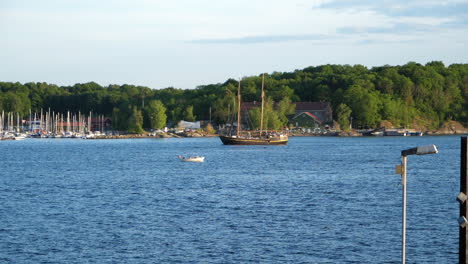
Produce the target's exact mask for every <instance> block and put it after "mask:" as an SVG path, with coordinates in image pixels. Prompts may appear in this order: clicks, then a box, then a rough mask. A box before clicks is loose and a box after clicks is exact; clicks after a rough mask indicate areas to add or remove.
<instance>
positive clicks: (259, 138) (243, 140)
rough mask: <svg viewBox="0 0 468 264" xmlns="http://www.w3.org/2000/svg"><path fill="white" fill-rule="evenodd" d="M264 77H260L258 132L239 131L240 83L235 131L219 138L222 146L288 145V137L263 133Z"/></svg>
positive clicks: (275, 133)
mask: <svg viewBox="0 0 468 264" xmlns="http://www.w3.org/2000/svg"><path fill="white" fill-rule="evenodd" d="M264 81H265V75H263V76H262V108H261V114H260V130H259V131H252V132H248V131H242V130H241V92H240V81H239V84H238V88H237V104H238V105H237V129H236V134H235V135H232V134H228V135H220V136H219V138H220V139H221V141H222V142H223V144H224V145H286V144H288V140H289V138H288V136H287V135H286V134H283V133H280V132H266V131H263V108H264V101H265V93H264V91H263V86H264Z"/></svg>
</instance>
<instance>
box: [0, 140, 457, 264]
mask: <svg viewBox="0 0 468 264" xmlns="http://www.w3.org/2000/svg"><path fill="white" fill-rule="evenodd" d="M428 144H436V145H437V146H438V148H439V151H440V153H439V154H437V155H427V156H410V157H409V159H408V213H407V219H408V220H407V221H408V222H407V263H456V262H457V260H458V223H457V218H458V206H459V205H458V203H457V202H456V200H455V198H456V196H457V194H458V192H459V166H460V165H459V162H460V157H459V153H460V137H404V138H403V137H400V138H392V137H384V138H333V137H312V138H291V139H290V142H289V145H288V146H224V145H222V144H221V142H220V140H219V139H218V138H200V139H190V138H184V139H136V140H73V139H55V140H47V139H44V140H40V139H31V140H24V141H17V142H15V141H4V142H0V154H1V156H2V158H1V160H0V263H3V262H4V263H399V262H400V254H401V245H400V243H401V189H402V188H401V178H400V176H399V175H396V174H395V173H394V170H395V169H394V167H395V165H397V164H399V163H400V151H401V150H403V149H406V148H410V147H415V146H419V145H428ZM194 154H199V155H203V156H205V157H206V159H205V163H188V162H181V161H179V160H178V159H177V155H194Z"/></svg>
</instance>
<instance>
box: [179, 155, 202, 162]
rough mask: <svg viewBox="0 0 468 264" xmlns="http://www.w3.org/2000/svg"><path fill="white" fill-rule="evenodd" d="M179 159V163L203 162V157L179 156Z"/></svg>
mask: <svg viewBox="0 0 468 264" xmlns="http://www.w3.org/2000/svg"><path fill="white" fill-rule="evenodd" d="M179 159H180V160H181V161H187V162H204V161H205V157H202V156H193V157H184V156H180V155H179Z"/></svg>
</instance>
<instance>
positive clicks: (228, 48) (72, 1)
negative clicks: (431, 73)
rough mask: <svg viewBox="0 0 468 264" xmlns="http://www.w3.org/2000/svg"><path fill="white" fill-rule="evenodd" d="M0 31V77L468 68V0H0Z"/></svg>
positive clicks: (179, 78)
mask: <svg viewBox="0 0 468 264" xmlns="http://www.w3.org/2000/svg"><path fill="white" fill-rule="evenodd" d="M0 36H2V37H1V41H0V81H19V82H23V83H24V82H29V81H34V82H36V81H45V82H49V83H55V84H59V85H71V84H75V83H77V82H81V83H83V82H89V81H95V82H97V83H99V84H101V85H108V84H124V83H128V84H136V85H145V86H148V87H151V88H165V87H169V86H172V87H176V88H184V89H187V88H195V87H197V86H198V85H204V84H211V83H219V82H224V81H225V80H227V79H228V78H239V77H242V76H250V75H256V74H260V73H262V72H273V71H279V72H283V71H293V70H295V69H302V68H305V67H308V66H316V65H322V64H328V63H331V64H351V65H354V64H362V65H365V66H368V67H372V66H381V65H385V64H389V65H401V64H405V63H407V62H408V61H415V62H419V63H423V64H425V63H426V62H429V61H433V60H440V61H443V62H444V63H445V64H446V65H449V64H452V63H468V51H467V48H466V47H467V46H468V45H467V44H468V0H438V1H434V0H417V1H402V0H393V1H390V0H374V1H371V0H348V1H344V0H341V1H334V0H308V1H306V0H288V1H284V0H269V1H267V0H236V1H227V0H216V1H215V0H192V1H189V0H175V1H168V0H99V1H96V0H41V1H37V0H1V1H0Z"/></svg>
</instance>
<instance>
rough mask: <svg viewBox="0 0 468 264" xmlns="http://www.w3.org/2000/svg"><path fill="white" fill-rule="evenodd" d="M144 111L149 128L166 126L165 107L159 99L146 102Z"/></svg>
mask: <svg viewBox="0 0 468 264" xmlns="http://www.w3.org/2000/svg"><path fill="white" fill-rule="evenodd" d="M145 113H146V115H147V116H148V119H149V122H150V126H149V127H150V128H153V129H161V128H163V127H165V126H166V121H167V115H166V107H164V104H163V103H162V102H161V101H160V100H152V101H150V102H148V103H147V105H146V107H145Z"/></svg>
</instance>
